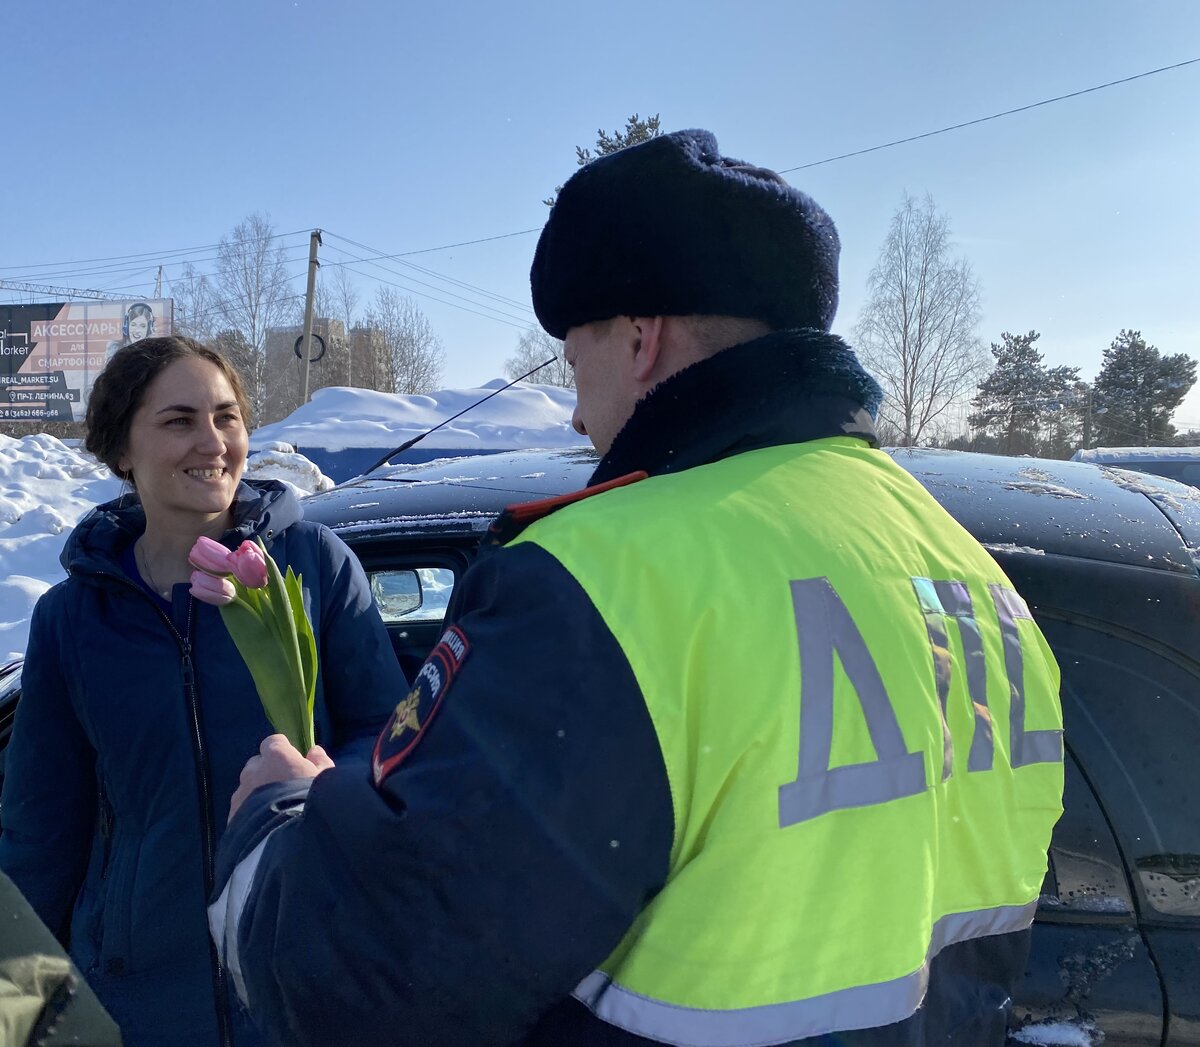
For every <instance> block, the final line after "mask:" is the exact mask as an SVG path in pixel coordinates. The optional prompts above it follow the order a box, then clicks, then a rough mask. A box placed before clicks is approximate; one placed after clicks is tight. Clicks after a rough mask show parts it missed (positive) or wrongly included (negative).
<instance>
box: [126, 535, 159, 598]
mask: <svg viewBox="0 0 1200 1047" xmlns="http://www.w3.org/2000/svg"><path fill="white" fill-rule="evenodd" d="M133 551H134V554H135V557H136V558H137V560H138V561H139V562H140V564H141V569H142V570H143V571H144V572H145V573H146V581H148V582H149V583H150V588H151V589H153V590H154V591H155V592H156V593H158V595H159V596H161V597H163V598H164V599H166V596H167V594H166V592H165V591H164V590H163V589H162V588H161V587H160V586H159V584H158V582H156V581H155V580H154V573H153V572H152V571H151V570H150V557H149V556H148V555H147V554H146V549H145V547H144V546H143V545H142V542H141V541H140V540H139V541H138V543H137V545H135V546H134V548H133Z"/></svg>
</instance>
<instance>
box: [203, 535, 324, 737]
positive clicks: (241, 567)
mask: <svg viewBox="0 0 1200 1047" xmlns="http://www.w3.org/2000/svg"><path fill="white" fill-rule="evenodd" d="M188 560H189V562H190V563H191V565H192V566H193V567H195V568H196V570H195V571H194V572H193V573H192V595H193V596H194V597H195V598H196V599H197V600H201V601H203V602H204V603H209V604H213V605H215V606H217V607H219V608H220V609H221V619H222V621H224V623H225V628H226V629H228V630H229V635H230V637H232V639H233V642H234V645H235V646H236V647H237V649H238V653H239V654H240V655H241V656H242V660H243V661H245V663H246V667H247V668H248V669H249V670H250V675H251V676H252V677H253V678H254V686H255V687H256V688H257V689H258V698H259V701H261V702H262V706H263V711H264V712H265V713H266V714H267V719H268V720H270V721H271V726H272V727H274V728H275V730H276V731H278V732H279V733H280V734H285V735H287V738H288V741H290V742H291V743H292V745H294V746H295V747H296V748H297V749H298V750H299V751H300V752H302V753H307V752H308V751H309V749H311V748H312V747H313V743H314V738H313V695H314V694H315V692H316V683H317V641H316V638H315V637H314V636H313V631H312V625H311V624H310V623H309V620H308V616H307V615H306V614H305V613H304V598H303V594H302V591H301V588H300V576H299V575H297V574H296V572H295V571H293V570H292V569H291V568H290V567H289V568H288V569H287V575H286V576H284V575H281V574H280V573H279V568H278V567H277V566H276V565H275V561H274V560H272V559H271V557H270V556H268V555H267V551H266V549H265V548H264V547H263V545H262V543H261V542H258V541H253V542H252V541H245V542H242V544H241V545H240V546H238V548H237V549H236V550H234V551H233V552H230V551H229V550H228V549H226V548H225V546H223V545H221V544H220V543H219V542H214V541H213V540H212V539H211V538H204V537H201V538H197V539H196V544H195V545H194V546H193V547H192V551H191V552H190V553H189V554H188Z"/></svg>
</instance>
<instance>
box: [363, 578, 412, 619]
mask: <svg viewBox="0 0 1200 1047" xmlns="http://www.w3.org/2000/svg"><path fill="white" fill-rule="evenodd" d="M371 595H372V596H374V597H375V604H376V606H377V607H378V608H379V614H380V616H381V617H382V618H383V620H384V622H395V621H399V620H400V619H402V618H406V617H408V616H409V615H411V614H412V613H413V612H415V611H419V610H420V609H421V604H422V603H424V596H423V594H422V592H421V579H420V578H418V577H417V572H416V571H376V572H374V573H373V574H372V575H371Z"/></svg>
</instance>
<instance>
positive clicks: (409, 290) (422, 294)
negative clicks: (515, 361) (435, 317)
mask: <svg viewBox="0 0 1200 1047" xmlns="http://www.w3.org/2000/svg"><path fill="white" fill-rule="evenodd" d="M345 268H346V270H347V272H351V273H355V274H357V275H358V276H361V277H363V278H364V279H366V280H375V281H376V282H377V283H381V284H387V285H388V286H389V287H395V288H397V289H398V290H400V291H405V292H407V293H408V294H415V295H418V296H419V297H421V298H429V299H432V300H433V301H435V302H441V303H442V305H448V306H451V307H452V308H454V309H461V310H462V311H463V312H464V313H474V315H475V316H482V317H483V318H484V319H485V320H495V321H496V323H499V324H508V326H509V327H515V328H516V329H517V330H518V331H524V330H525V329H526V328H527V327H528V326H529V325H528V324H527V323H513V322H512V321H511V320H503V319H501V318H500V317H499V316H489V315H488V314H487V313H481V312H478V311H477V310H475V309H468V308H467V307H466V306H465V305H459V304H458V303H457V302H447V301H446V300H445V299H444V298H438V297H437V296H436V295H432V294H426V293H425V292H424V291H414V290H413V289H412V288H411V287H406V286H404V285H403V284H398V283H394V282H393V281H391V280H381V279H379V277H377V276H372V275H371V274H370V273H364V272H363V271H362V270H361V269H355V268H354V267H353V266H352V265H349V264H348V263H345ZM476 304H478V303H476Z"/></svg>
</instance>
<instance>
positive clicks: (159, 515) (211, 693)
mask: <svg viewBox="0 0 1200 1047" xmlns="http://www.w3.org/2000/svg"><path fill="white" fill-rule="evenodd" d="M247 414H248V411H247V404H246V397H245V393H244V392H243V389H242V384H241V380H240V378H239V376H238V373H237V371H236V370H235V369H234V368H233V367H232V366H231V365H230V364H229V363H228V362H227V361H226V360H225V359H224V358H223V357H222V356H221V355H220V354H218V353H216V352H214V351H213V350H211V349H208V348H206V347H205V346H202V345H200V344H199V343H197V342H194V341H192V340H190V339H186V338H178V337H171V338H142V339H140V340H139V341H137V342H135V343H134V344H132V345H129V346H126V347H124V348H122V349H121V350H119V351H118V352H117V354H116V355H115V356H114V357H113V359H112V361H111V363H110V364H109V365H108V367H107V368H106V369H105V370H104V371H103V372H102V373H101V375H100V376H99V378H98V379H97V381H96V386H95V390H94V392H93V394H92V397H91V400H90V401H89V404H88V417H87V423H88V435H87V447H88V450H89V451H91V452H92V453H93V454H95V455H96V457H98V458H99V459H100V460H101V461H103V462H104V463H105V464H106V465H108V467H109V468H110V469H112V470H113V472H114V473H116V474H117V475H118V476H119V477H121V479H122V480H123V481H124V482H125V483H126V484H127V485H128V487H129V491H128V492H127V493H126V494H124V495H123V496H122V497H120V498H118V499H117V500H116V501H113V502H109V503H107V504H105V505H102V506H99V507H98V508H97V509H95V510H94V511H93V512H91V513H90V514H89V515H88V516H87V517H85V518H84V519H83V520H82V521H81V522H80V524H79V526H78V527H77V528H76V529H75V531H74V532H73V533H72V535H71V537H70V539H69V540H68V542H67V545H66V548H65V551H64V553H63V557H62V560H63V564H64V566H66V568H67V570H68V572H69V575H70V577H69V578H68V579H67V580H66V581H64V582H62V583H60V584H59V585H57V586H55V587H54V588H53V589H51V590H50V591H49V592H48V593H47V594H46V595H45V596H44V597H43V598H42V599H41V600H40V601H39V603H38V605H37V607H36V608H35V610H34V613H33V620H32V623H31V629H30V638H29V647H28V653H27V660H26V669H25V673H24V679H23V681H22V683H23V687H24V693H23V697H22V700H21V705H20V707H19V711H18V714H17V718H16V723H15V725H14V728H13V734H12V740H11V743H10V747H9V750H8V755H7V768H6V770H7V774H6V777H5V781H4V794H3V806H2V810H3V818H2V820H3V834H2V835H0V868H3V870H4V871H5V872H7V873H8V874H9V876H11V878H12V879H13V880H14V881H15V882H16V883H17V885H18V886H19V887H20V889H21V890H22V892H23V893H24V894H25V895H26V897H28V899H29V900H30V902H31V903H32V904H33V906H34V908H35V909H36V910H37V912H38V914H39V916H41V918H42V919H43V920H44V921H45V922H46V923H47V925H49V926H50V927H51V928H52V929H53V930H55V931H56V932H57V933H58V934H59V935H60V936H61V937H63V938H64V939H66V938H67V937H68V935H69V944H70V949H71V954H72V958H73V959H74V960H75V963H76V965H77V966H78V967H79V969H80V970H81V971H82V972H83V973H84V974H85V976H86V977H87V978H88V980H89V982H90V983H91V984H92V986H93V987H94V988H95V990H96V993H97V995H98V996H99V997H100V999H101V1001H102V1002H103V1003H104V1005H105V1007H106V1008H107V1009H108V1011H109V1012H110V1013H111V1014H112V1016H113V1017H114V1018H115V1019H116V1020H117V1022H118V1024H119V1025H120V1026H121V1030H122V1034H123V1036H124V1042H125V1043H126V1045H127V1047H145V1045H157V1044H164V1045H165V1044H168V1043H169V1044H172V1045H177V1044H195V1045H209V1044H211V1045H214V1047H215V1045H217V1044H222V1045H236V1047H246V1045H253V1044H257V1043H259V1042H260V1040H259V1037H258V1035H257V1033H256V1032H255V1031H254V1030H253V1028H252V1027H251V1026H250V1024H249V1022H248V1020H247V1019H246V1016H245V1014H244V1012H242V1011H240V1010H238V1009H236V1008H235V1006H234V1005H233V1004H232V1002H231V1001H232V996H231V995H230V994H229V992H228V988H227V983H226V972H225V971H224V969H223V968H222V967H221V966H220V965H219V964H218V963H216V962H215V960H213V958H212V955H211V952H210V948H209V939H208V928H207V923H206V917H205V904H206V899H207V895H208V892H209V890H210V888H211V886H212V882H213V877H214V867H213V861H214V854H215V848H216V844H217V842H218V840H219V838H220V836H221V833H222V830H223V828H224V824H225V816H226V813H227V812H228V809H229V799H230V797H231V795H232V794H233V792H234V790H235V788H236V787H237V784H238V776H239V772H240V770H241V768H242V765H243V764H244V763H245V761H246V760H247V758H248V757H250V756H252V755H254V753H255V752H256V751H257V750H258V748H259V745H260V743H261V742H262V740H263V739H264V738H265V737H267V736H268V735H270V734H271V733H272V728H271V725H270V723H269V722H268V721H267V719H266V717H265V715H264V713H263V710H262V706H261V705H260V703H259V700H258V696H257V693H256V688H255V684H254V681H253V679H252V677H251V675H250V672H249V670H248V669H247V668H246V665H245V663H244V662H243V660H242V658H241V656H240V655H239V653H238V650H237V648H236V646H235V644H234V642H233V640H232V639H231V637H230V636H229V633H228V631H227V630H226V628H225V626H224V624H223V622H222V620H221V618H220V614H219V612H218V609H217V608H216V607H212V606H209V605H207V604H203V603H199V602H197V601H196V600H195V599H194V598H193V597H192V595H191V593H190V592H189V583H190V576H191V573H192V568H191V566H190V565H189V563H188V553H189V551H190V550H191V549H192V546H193V545H194V544H195V543H196V540H197V539H198V538H200V537H202V536H203V537H207V538H209V539H212V540H213V541H215V542H219V543H220V544H221V545H223V546H225V547H226V548H229V549H232V548H236V547H238V546H239V545H240V544H241V543H242V542H244V541H246V540H251V539H258V540H260V541H261V542H262V543H263V544H264V546H265V547H266V549H267V551H268V553H269V554H270V556H271V558H272V559H273V560H274V561H276V563H277V564H278V566H279V567H280V568H281V569H282V570H283V571H285V572H286V571H287V569H288V568H289V567H291V568H292V569H293V570H294V571H295V573H296V574H298V575H300V576H302V578H303V602H304V606H305V611H306V613H307V614H308V617H309V619H310V621H311V622H312V624H313V629H314V632H315V634H316V638H317V648H318V649H317V656H318V675H317V682H316V691H315V697H314V703H313V719H314V723H315V729H316V739H317V742H318V743H319V744H320V746H323V747H324V748H326V749H329V750H331V751H332V752H334V753H335V755H336V756H337V757H338V759H339V760H349V761H353V760H361V761H362V762H363V763H364V764H365V763H366V760H367V759H368V757H369V751H370V747H371V744H372V742H373V741H374V738H375V735H376V734H377V733H378V731H379V729H380V727H381V726H382V723H383V721H384V720H385V719H386V717H387V715H388V713H389V712H390V711H391V708H392V706H393V705H394V704H395V702H396V701H397V699H398V696H403V694H404V693H405V692H406V691H407V685H406V683H405V680H404V676H403V673H402V672H401V671H400V668H399V666H398V664H397V662H396V658H395V655H394V654H393V652H392V647H391V644H390V642H389V641H388V638H387V634H386V632H385V631H384V628H383V624H382V622H381V621H380V618H379V613H378V611H377V610H376V608H375V605H374V602H373V600H372V596H371V589H370V585H369V584H368V582H367V579H366V576H365V575H364V573H363V571H362V568H361V567H360V566H359V564H358V561H357V560H356V559H355V558H354V556H353V555H352V554H351V553H350V552H349V550H348V549H347V548H346V546H345V545H344V544H343V543H342V542H341V540H340V539H338V538H337V537H336V536H334V535H333V533H332V532H330V531H329V530H328V529H326V528H325V527H323V526H320V525H318V524H313V523H308V522H305V521H303V520H302V519H301V515H302V514H301V511H300V506H299V503H298V502H297V501H296V499H295V497H294V496H293V495H292V494H291V493H290V491H289V490H288V489H287V488H286V487H285V485H283V484H281V483H279V482H277V481H272V480H266V481H247V480H243V479H242V470H243V466H244V465H245V460H246V449H247V434H246V427H245V423H244V419H245V418H246V417H247ZM322 664H324V665H328V666H331V667H332V666H337V671H336V672H331V673H330V674H328V675H325V674H323V673H321V671H320V666H321V665H322ZM319 751H320V750H319V749H318V748H314V750H313V753H314V754H315V753H317V752H319ZM314 762H315V760H314ZM326 762H327V758H326ZM189 765H190V767H191V768H192V770H188V768H189Z"/></svg>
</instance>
